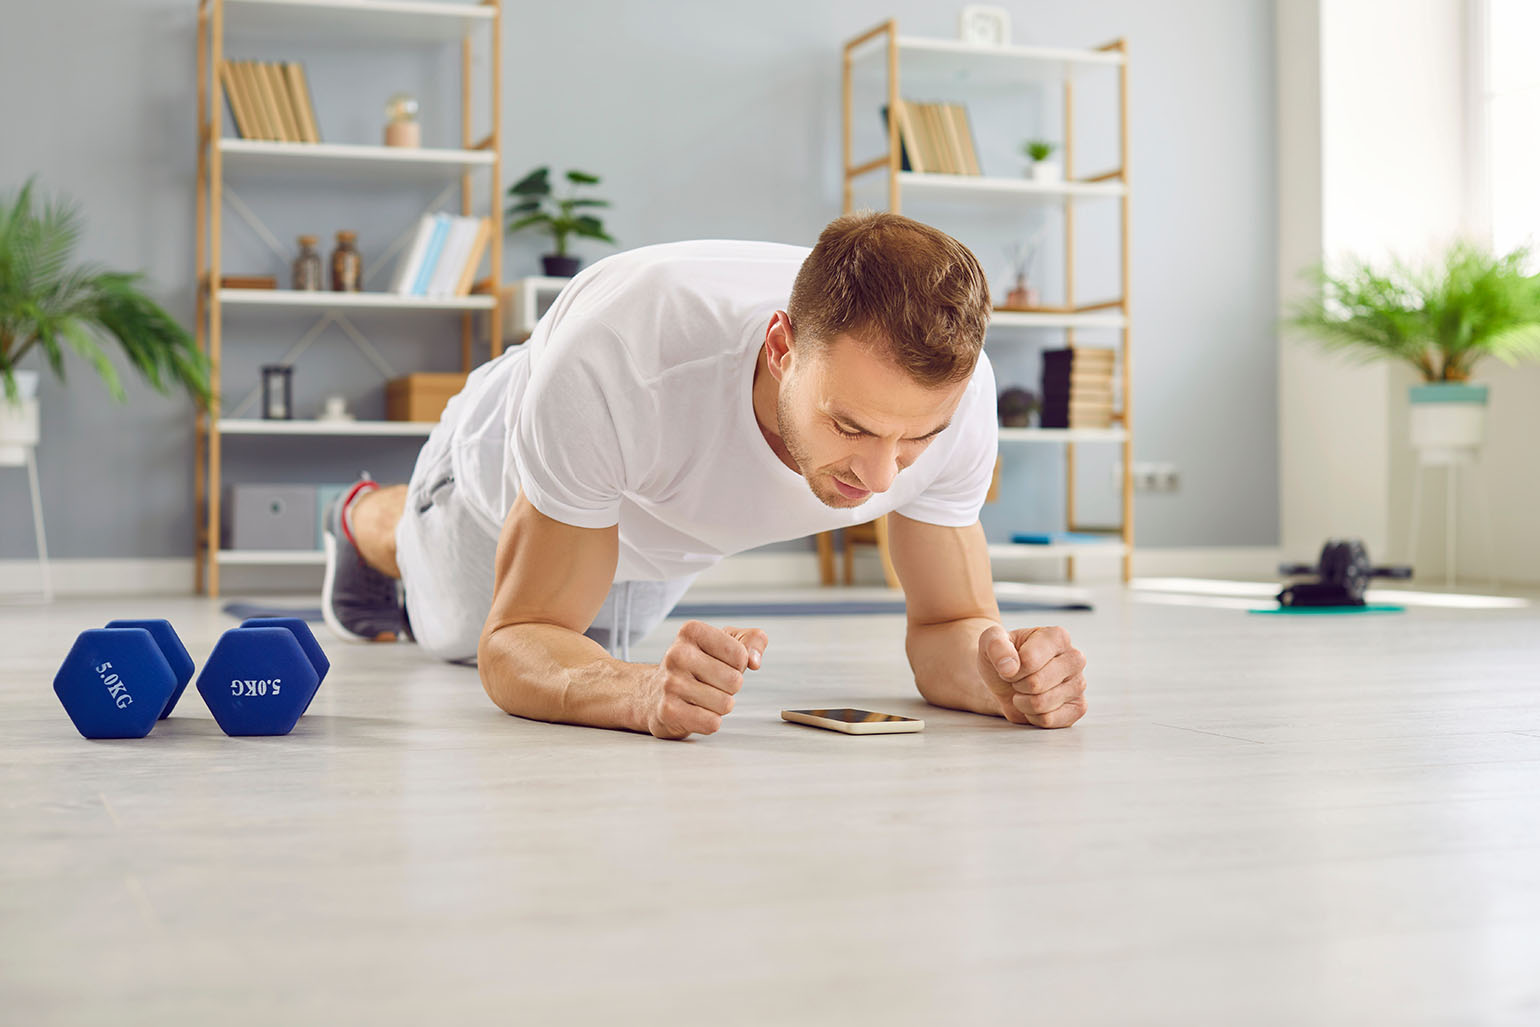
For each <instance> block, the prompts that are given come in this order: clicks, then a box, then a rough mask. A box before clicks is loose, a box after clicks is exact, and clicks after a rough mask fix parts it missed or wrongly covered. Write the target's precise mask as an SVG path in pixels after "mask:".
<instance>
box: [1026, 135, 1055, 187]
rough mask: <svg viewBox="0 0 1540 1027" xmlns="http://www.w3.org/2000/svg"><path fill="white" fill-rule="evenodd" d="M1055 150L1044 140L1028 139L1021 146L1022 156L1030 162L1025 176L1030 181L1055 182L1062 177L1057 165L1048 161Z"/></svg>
mask: <svg viewBox="0 0 1540 1027" xmlns="http://www.w3.org/2000/svg"><path fill="white" fill-rule="evenodd" d="M1056 149H1058V147H1056V146H1054V144H1053V143H1050V142H1048V141H1047V140H1046V139H1030V140H1028V141H1027V142H1025V143H1022V144H1021V152H1022V154H1024V155H1025V156H1026V158H1027V159H1028V160H1030V161H1031V162H1032V163H1031V164H1029V165H1028V166H1027V174H1028V176H1029V177H1030V178H1031V179H1032V181H1034V182H1057V181H1059V179H1060V178H1062V177H1063V176H1062V175H1061V174H1060V173H1059V165H1057V164H1053V163H1050V162H1049V160H1048V158H1049V157H1052V156H1053V152H1054V150H1056Z"/></svg>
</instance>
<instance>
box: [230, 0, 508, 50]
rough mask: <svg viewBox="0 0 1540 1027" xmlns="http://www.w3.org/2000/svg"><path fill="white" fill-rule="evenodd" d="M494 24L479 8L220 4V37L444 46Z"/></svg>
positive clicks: (397, 0)
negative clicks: (222, 11)
mask: <svg viewBox="0 0 1540 1027" xmlns="http://www.w3.org/2000/svg"><path fill="white" fill-rule="evenodd" d="M492 24H494V12H493V10H492V8H490V7H486V6H483V5H481V4H463V3H422V2H408V0H225V33H226V35H262V36H275V35H277V36H284V37H287V38H291V39H297V38H304V39H307V40H320V41H326V42H346V43H353V42H355V41H357V42H363V41H371V40H372V41H391V42H404V43H448V42H453V41H456V40H459V39H461V38H463V37H464V36H465V35H467V34H468V33H470V32H473V31H475V30H476V29H477V28H479V27H481V26H483V25H485V26H491V25H492Z"/></svg>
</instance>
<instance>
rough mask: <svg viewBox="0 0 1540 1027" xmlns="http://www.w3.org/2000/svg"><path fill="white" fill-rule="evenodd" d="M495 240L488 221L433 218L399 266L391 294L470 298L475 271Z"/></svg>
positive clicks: (420, 228)
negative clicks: (488, 244) (488, 247)
mask: <svg viewBox="0 0 1540 1027" xmlns="http://www.w3.org/2000/svg"><path fill="white" fill-rule="evenodd" d="M491 238H492V221H491V219H489V218H476V217H456V216H454V215H451V214H430V215H427V216H425V217H424V218H423V219H422V220H421V221H420V222H418V224H417V234H416V235H414V236H413V237H412V245H411V246H410V247H408V248H407V250H406V252H405V254H404V255H403V256H402V258H401V260H400V262H399V263H398V264H397V265H396V277H395V280H394V282H393V283H392V284H391V287H390V291H391V292H393V293H396V294H397V295H399V296H428V297H433V298H440V299H442V298H444V297H449V296H469V295H470V291H471V282H472V279H473V278H474V276H475V274H476V268H477V267H479V266H480V265H481V256H482V254H483V253H485V252H486V249H487V243H488V242H489V241H490V240H491Z"/></svg>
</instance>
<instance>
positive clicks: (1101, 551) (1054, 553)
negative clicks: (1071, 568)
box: [989, 541, 1128, 560]
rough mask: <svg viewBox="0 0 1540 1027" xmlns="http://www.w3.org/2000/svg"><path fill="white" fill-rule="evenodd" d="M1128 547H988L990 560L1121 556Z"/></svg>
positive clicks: (1112, 544) (1089, 544) (1096, 544)
mask: <svg viewBox="0 0 1540 1027" xmlns="http://www.w3.org/2000/svg"><path fill="white" fill-rule="evenodd" d="M1127 549H1128V547H1127V546H1125V545H1124V544H1123V543H1122V542H1116V541H1114V542H1062V543H1055V544H1053V545H1047V546H1031V545H1024V544H1022V543H1017V542H997V543H994V544H992V545H990V547H989V556H990V559H992V560H1033V559H1046V558H1050V557H1051V558H1054V559H1060V558H1062V557H1066V556H1077V557H1078V556H1122V555H1123V554H1124V552H1125V551H1127Z"/></svg>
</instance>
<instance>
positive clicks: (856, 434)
mask: <svg viewBox="0 0 1540 1027" xmlns="http://www.w3.org/2000/svg"><path fill="white" fill-rule="evenodd" d="M834 430H835V431H836V432H838V433H839V434H840V436H842V437H843V438H847V439H860V438H865V437H866V432H864V431H846V430H845V429H844V428H841V427H840V426H839V425H837V424H836V425H835V426H834Z"/></svg>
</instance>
